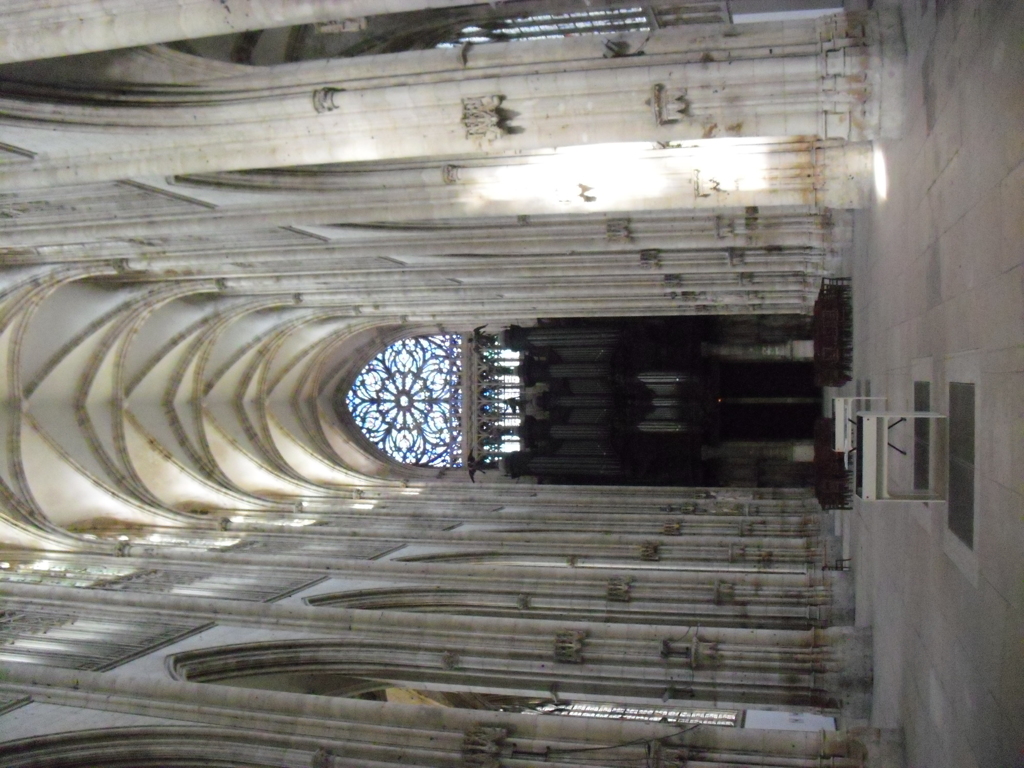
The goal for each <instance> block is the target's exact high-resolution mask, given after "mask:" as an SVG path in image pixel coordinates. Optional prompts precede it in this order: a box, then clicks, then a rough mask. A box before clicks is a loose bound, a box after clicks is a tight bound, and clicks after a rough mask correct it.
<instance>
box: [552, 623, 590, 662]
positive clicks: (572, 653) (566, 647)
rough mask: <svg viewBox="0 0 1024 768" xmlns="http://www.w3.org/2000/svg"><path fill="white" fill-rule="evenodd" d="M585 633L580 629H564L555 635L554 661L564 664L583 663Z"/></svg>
mask: <svg viewBox="0 0 1024 768" xmlns="http://www.w3.org/2000/svg"><path fill="white" fill-rule="evenodd" d="M586 639H587V633H586V632H584V631H583V630H580V629H566V630H562V631H561V632H558V633H556V634H555V661H560V662H563V663H566V664H582V663H583V641H584V640H586Z"/></svg>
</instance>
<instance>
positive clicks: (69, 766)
mask: <svg viewBox="0 0 1024 768" xmlns="http://www.w3.org/2000/svg"><path fill="white" fill-rule="evenodd" d="M301 748H302V747H301V746H300V747H298V749H301ZM316 750H317V747H316V746H315V745H308V751H309V753H310V755H311V756H312V755H314V754H315V753H316ZM295 753H296V745H292V744H289V743H288V740H286V739H284V738H281V737H278V738H275V737H273V736H267V735H266V734H262V733H252V732H246V731H241V730H238V729H228V728H203V727H181V726H166V727H159V726H156V727H122V728H103V729H102V730H87V731H77V732H72V733H60V734H56V735H52V736H39V737H35V738H28V739H21V740H19V741H13V742H8V743H6V744H3V745H0V762H3V764H4V765H5V766H7V767H8V768H95V766H97V765H102V766H104V768H279V767H280V766H282V765H287V764H294V763H293V762H290V761H289V758H291V760H294V758H295Z"/></svg>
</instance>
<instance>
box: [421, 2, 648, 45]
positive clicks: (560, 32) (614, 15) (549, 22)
mask: <svg viewBox="0 0 1024 768" xmlns="http://www.w3.org/2000/svg"><path fill="white" fill-rule="evenodd" d="M649 29H650V22H649V20H648V18H647V16H646V14H645V13H644V9H643V8H642V7H640V6H633V7H629V8H604V9H595V10H590V11H571V12H567V13H538V14H532V15H528V16H518V17H512V18H507V19H501V20H500V21H490V22H481V23H480V24H471V25H469V26H466V27H463V28H462V29H461V30H460V31H459V32H458V34H457V36H455V37H454V38H453V39H450V40H446V41H444V42H442V43H440V44H438V46H437V47H438V48H455V47H458V46H461V45H465V44H467V43H471V44H473V45H477V44H480V43H497V42H509V41H512V40H544V39H548V38H557V37H572V36H575V35H595V34H609V33H614V32H640V31H647V30H649Z"/></svg>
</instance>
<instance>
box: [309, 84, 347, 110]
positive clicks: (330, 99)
mask: <svg viewBox="0 0 1024 768" xmlns="http://www.w3.org/2000/svg"><path fill="white" fill-rule="evenodd" d="M344 91H345V89H344V88H317V89H316V90H315V91H313V109H315V110H316V111H317V113H318V114H323V113H324V112H333V111H334V110H336V109H337V108H338V105H337V104H335V103H334V95H335V94H337V93H344Z"/></svg>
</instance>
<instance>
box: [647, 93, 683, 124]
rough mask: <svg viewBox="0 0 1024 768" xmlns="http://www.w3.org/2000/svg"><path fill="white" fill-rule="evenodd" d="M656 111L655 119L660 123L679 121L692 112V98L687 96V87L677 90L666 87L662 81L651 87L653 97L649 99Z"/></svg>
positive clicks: (654, 111)
mask: <svg viewBox="0 0 1024 768" xmlns="http://www.w3.org/2000/svg"><path fill="white" fill-rule="evenodd" d="M647 103H648V104H649V105H650V107H651V111H652V112H653V113H654V121H655V122H656V123H657V124H658V125H672V124H673V123H678V122H679V121H680V120H681V119H682V118H683V117H684V116H687V117H688V116H689V114H690V100H689V99H688V98H686V89H685V88H680V89H678V90H677V91H673V90H670V89H668V88H666V87H665V86H664V85H663V84H662V83H655V84H654V85H653V86H652V87H651V98H649V99H648V100H647Z"/></svg>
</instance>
